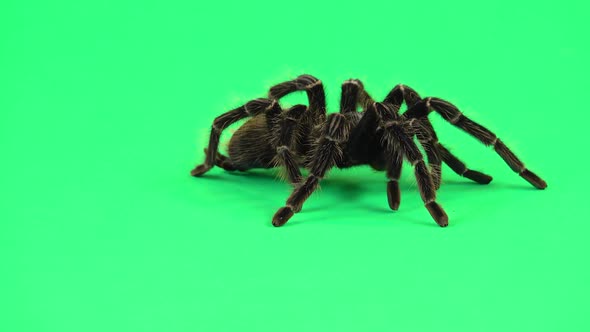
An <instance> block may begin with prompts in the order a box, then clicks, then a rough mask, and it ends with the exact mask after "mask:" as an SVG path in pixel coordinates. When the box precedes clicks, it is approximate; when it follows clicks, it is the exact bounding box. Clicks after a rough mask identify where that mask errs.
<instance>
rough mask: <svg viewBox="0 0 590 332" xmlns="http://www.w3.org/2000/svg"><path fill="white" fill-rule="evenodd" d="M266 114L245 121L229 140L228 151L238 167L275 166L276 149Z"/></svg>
mask: <svg viewBox="0 0 590 332" xmlns="http://www.w3.org/2000/svg"><path fill="white" fill-rule="evenodd" d="M269 135H270V134H269V131H268V127H267V123H266V118H265V116H264V115H261V116H255V117H253V118H251V119H250V120H248V121H247V122H246V123H244V124H243V125H242V126H241V127H240V128H238V130H236V132H235V133H234V134H233V136H232V137H231V139H230V141H229V146H228V153H229V157H230V158H231V160H232V162H233V164H234V165H235V166H236V168H238V169H244V170H245V169H249V168H270V167H273V166H274V165H273V162H272V160H273V157H274V156H275V155H276V151H274V150H273V149H272V146H271V144H270V137H269Z"/></svg>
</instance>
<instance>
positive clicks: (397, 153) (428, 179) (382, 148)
mask: <svg viewBox="0 0 590 332" xmlns="http://www.w3.org/2000/svg"><path fill="white" fill-rule="evenodd" d="M302 90H303V91H305V92H306V93H307V96H308V99H309V105H308V106H304V105H296V106H293V107H291V108H289V109H287V110H283V109H282V108H281V106H280V105H279V103H278V101H279V99H280V98H282V97H283V96H285V95H287V94H289V93H291V92H294V91H302ZM402 102H405V103H406V105H407V108H408V109H407V111H406V112H405V113H403V114H400V113H399V109H400V107H401V104H402ZM359 105H360V106H361V108H362V111H361V112H358V111H357V106H359ZM432 111H435V112H437V113H439V114H440V115H441V116H442V118H443V119H445V120H446V121H448V122H450V123H451V124H453V125H455V126H456V127H458V128H460V129H462V130H464V131H465V132H467V133H468V134H470V135H472V136H474V137H475V138H477V139H478V140H479V141H481V142H482V143H483V144H485V145H487V146H492V147H493V148H494V150H495V151H496V152H497V153H498V154H499V155H500V157H502V159H504V161H505V162H506V163H507V164H508V166H510V168H511V169H512V170H513V171H515V172H516V173H518V174H519V175H520V176H521V177H523V178H524V179H525V180H527V181H528V182H530V183H531V184H532V185H533V186H535V187H536V188H538V189H545V188H546V187H547V184H546V183H545V181H543V180H542V179H541V178H540V177H538V176H537V175H535V174H534V173H533V172H531V171H530V170H528V169H527V168H526V167H525V166H524V164H523V163H522V162H521V161H520V160H519V159H518V158H517V157H516V155H514V153H512V151H510V149H508V147H506V145H505V144H504V143H503V142H502V141H501V140H500V139H498V137H497V136H496V135H495V134H494V133H492V132H491V131H489V130H487V129H486V128H484V127H483V126H481V125H479V124H478V123H475V122H473V121H472V120H470V119H469V118H467V117H466V116H464V115H463V114H462V113H461V112H459V110H458V109H457V108H456V107H455V106H453V105H452V104H451V103H449V102H447V101H444V100H442V99H439V98H434V97H428V98H421V97H420V96H419V95H418V93H416V91H414V90H413V89H411V88H410V87H408V86H404V85H401V84H400V85H397V86H396V87H395V88H393V90H391V92H389V94H388V95H387V96H386V97H385V99H384V100H383V101H382V102H375V101H374V100H373V99H372V98H371V97H370V96H369V94H368V93H367V92H366V91H365V89H364V88H363V84H362V83H361V82H360V81H359V80H347V81H345V82H344V83H343V84H342V95H341V101H340V112H339V113H331V114H326V102H325V95H324V89H323V86H322V82H321V81H320V80H318V79H317V78H315V77H313V76H310V75H301V76H299V77H297V78H296V79H294V80H292V81H287V82H284V83H281V84H278V85H275V86H273V87H272V88H271V89H270V91H269V95H268V98H260V99H255V100H252V101H250V102H248V103H246V104H245V105H243V106H240V107H238V108H236V109H234V110H231V111H229V112H227V113H224V114H222V115H220V116H218V117H217V118H216V119H215V121H214V122H213V126H212V128H211V136H210V139H209V147H208V148H207V149H206V150H205V153H206V158H205V162H204V163H203V164H201V165H198V166H197V167H195V169H193V170H192V172H191V174H192V175H193V176H201V175H203V174H204V173H205V172H207V171H208V170H209V169H211V168H212V167H213V166H214V165H217V166H219V167H221V168H223V169H225V170H228V171H234V170H240V171H245V170H247V169H250V168H272V167H277V166H279V167H284V168H285V170H286V173H287V176H288V178H289V180H290V181H291V182H292V183H293V184H294V185H295V188H294V189H293V192H292V194H291V196H289V198H288V199H287V202H286V205H285V206H284V207H282V208H280V209H279V210H278V211H277V212H276V213H275V215H274V217H273V219H272V223H273V225H275V226H282V225H284V224H285V223H286V222H287V221H288V220H289V219H290V218H291V217H292V216H293V214H294V213H296V212H299V211H300V210H301V207H302V205H303V203H304V202H305V200H306V199H307V198H308V197H309V196H310V195H311V194H312V193H313V192H314V190H316V189H317V187H318V185H319V183H320V181H321V179H322V178H323V177H324V176H325V175H326V173H327V172H328V171H329V170H330V169H331V168H332V167H338V168H347V167H352V166H357V165H370V166H371V167H372V168H374V169H376V170H379V171H386V174H387V178H388V179H389V181H388V183H387V200H388V202H389V206H390V208H391V209H393V210H397V209H398V207H399V204H400V190H399V184H398V181H399V177H400V174H401V168H402V162H403V160H404V159H405V160H407V161H409V162H410V163H411V164H412V166H413V167H414V172H415V176H416V180H417V182H418V189H419V190H420V195H421V196H422V200H423V201H424V204H425V207H426V209H427V210H428V211H429V212H430V214H431V216H432V218H434V220H435V221H436V223H437V224H438V225H440V226H441V227H444V226H447V225H448V217H447V214H446V213H445V211H444V210H443V208H442V207H441V206H440V205H439V204H438V203H437V202H436V190H437V189H438V188H439V186H440V183H441V164H442V162H444V163H446V164H447V165H448V166H449V167H450V168H451V169H452V170H453V171H455V172H456V173H457V174H459V175H461V176H463V177H466V178H468V179H471V180H473V181H475V182H477V183H481V184H488V183H490V181H492V177H491V176H489V175H486V174H483V173H480V172H478V171H474V170H471V169H468V168H467V167H466V166H465V164H464V163H463V162H461V161H460V160H459V159H458V158H457V157H455V156H454V155H453V154H452V153H451V152H450V151H449V150H448V149H447V148H445V147H444V146H443V145H442V144H441V143H440V142H439V141H438V138H437V136H436V133H435V131H434V128H433V127H432V124H431V123H430V121H429V120H428V114H429V113H430V112H432ZM246 117H251V118H250V119H249V120H248V121H247V122H246V123H244V125H242V126H241V127H240V128H239V129H238V130H237V131H236V132H235V133H234V135H233V136H232V138H231V140H230V142H229V151H228V152H229V157H226V156H224V155H222V154H220V153H219V152H218V151H217V149H218V146H219V137H220V135H221V132H222V131H223V130H224V129H225V128H227V127H228V126H229V125H231V124H232V123H234V122H236V121H238V120H240V119H243V118H246ZM414 137H416V138H417V140H418V142H419V144H420V145H422V147H423V148H424V152H425V153H426V157H427V160H428V164H429V167H427V166H426V164H425V162H424V159H423V157H422V153H421V152H420V150H419V148H418V146H417V145H416V143H415V142H414ZM301 167H304V168H306V169H307V170H308V171H309V175H308V176H307V178H305V179H303V178H302V176H301V172H300V168H301Z"/></svg>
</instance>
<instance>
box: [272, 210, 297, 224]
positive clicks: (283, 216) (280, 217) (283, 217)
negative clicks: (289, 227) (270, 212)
mask: <svg viewBox="0 0 590 332" xmlns="http://www.w3.org/2000/svg"><path fill="white" fill-rule="evenodd" d="M293 214H295V212H294V211H293V209H292V208H291V207H290V206H283V207H282V208H280V209H279V210H278V211H277V213H275V215H274V217H272V225H273V226H275V227H280V226H283V225H284V224H286V223H287V221H289V219H290V218H291V217H292V216H293Z"/></svg>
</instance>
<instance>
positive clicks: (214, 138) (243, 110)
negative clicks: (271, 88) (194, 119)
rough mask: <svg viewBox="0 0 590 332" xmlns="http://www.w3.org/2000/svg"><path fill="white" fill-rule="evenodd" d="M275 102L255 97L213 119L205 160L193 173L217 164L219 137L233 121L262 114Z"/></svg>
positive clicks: (198, 173) (202, 172)
mask: <svg viewBox="0 0 590 332" xmlns="http://www.w3.org/2000/svg"><path fill="white" fill-rule="evenodd" d="M275 103H276V101H272V100H270V99H264V98H259V99H254V100H252V101H249V102H247V103H246V104H244V105H242V106H240V107H238V108H236V109H233V110H231V111H229V112H226V113H223V114H222V115H220V116H218V117H216V118H215V120H214V121H213V125H212V126H211V134H210V135H209V144H208V148H207V152H206V156H205V161H204V162H203V163H202V164H200V165H197V166H196V167H195V168H194V169H193V170H192V171H191V175H192V176H201V175H203V174H205V173H206V172H207V171H209V170H210V169H211V168H212V167H213V166H215V165H216V160H217V153H218V152H217V149H218V147H219V138H220V137H221V132H222V131H223V130H224V129H225V128H227V127H229V126H230V125H231V124H232V123H235V122H237V121H239V120H241V119H243V118H246V117H248V116H254V115H257V114H260V113H262V112H264V111H265V110H267V109H270V108H272V107H273V106H274V104H275Z"/></svg>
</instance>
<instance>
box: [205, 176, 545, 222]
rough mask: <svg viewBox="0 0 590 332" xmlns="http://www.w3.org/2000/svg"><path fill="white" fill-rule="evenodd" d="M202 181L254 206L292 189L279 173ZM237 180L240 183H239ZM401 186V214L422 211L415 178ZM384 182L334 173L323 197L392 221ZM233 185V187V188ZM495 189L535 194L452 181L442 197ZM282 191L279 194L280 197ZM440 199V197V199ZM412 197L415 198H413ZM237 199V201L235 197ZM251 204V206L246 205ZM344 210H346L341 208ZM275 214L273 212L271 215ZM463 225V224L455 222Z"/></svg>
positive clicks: (304, 216)
mask: <svg viewBox="0 0 590 332" xmlns="http://www.w3.org/2000/svg"><path fill="white" fill-rule="evenodd" d="M202 179H210V180H214V181H223V182H225V183H228V184H230V183H233V185H235V187H236V191H238V190H247V191H251V194H252V195H241V194H238V193H236V194H235V195H236V196H239V199H242V200H243V199H248V200H252V203H256V202H257V201H259V200H260V198H261V195H262V197H265V196H267V197H265V199H266V198H268V199H269V200H271V199H273V200H275V199H276V197H277V195H281V194H283V193H284V188H285V187H282V189H281V187H280V186H277V185H279V184H283V185H285V186H288V188H289V190H288V191H287V192H290V188H291V185H289V184H287V183H286V182H285V181H284V180H281V176H280V171H279V170H277V169H254V170H248V171H246V172H239V171H236V172H226V171H223V172H221V173H213V172H212V173H210V174H207V175H206V176H204V177H203V178H202ZM236 180H238V181H236ZM400 182H401V183H400V185H401V187H402V197H409V198H408V201H409V202H408V204H403V206H404V207H403V210H401V209H400V211H402V212H403V211H409V212H414V211H417V210H418V209H422V208H423V207H422V205H421V204H419V203H416V202H414V201H413V200H419V195H420V193H419V190H418V188H417V186H416V183H415V181H414V179H413V178H411V177H402V179H401V180H400ZM385 183H386V181H385V179H383V178H382V176H381V177H380V176H379V175H378V174H370V173H367V174H361V175H358V174H355V175H353V176H351V175H350V174H347V172H346V171H344V172H342V171H338V172H333V173H332V174H331V176H329V177H327V178H326V179H324V180H322V190H321V192H322V195H329V196H332V198H335V200H337V201H339V202H342V203H341V204H342V205H347V204H350V203H352V204H360V205H361V206H362V208H364V209H366V210H367V212H371V213H379V214H391V215H393V218H395V215H396V214H398V213H401V212H398V211H391V210H390V209H389V207H388V206H387V198H386V197H387V196H386V189H385ZM233 185H232V186H233ZM492 186H493V187H494V188H495V189H509V190H533V191H534V190H535V189H534V188H531V187H529V186H528V185H526V184H522V185H519V184H514V183H505V182H500V181H496V182H494V181H492V183H490V184H489V185H482V184H478V183H475V182H472V181H469V180H467V179H461V178H458V179H449V180H444V179H443V183H442V186H441V189H442V190H443V193H442V194H441V195H440V196H442V197H444V199H443V200H444V202H445V203H447V204H454V205H456V204H457V203H456V202H461V201H462V200H463V197H465V194H467V195H469V194H470V193H475V192H476V191H478V192H479V191H480V190H486V189H487V190H486V191H489V189H491V188H490V187H492ZM269 187H273V189H272V190H269V191H261V188H269ZM279 191H280V194H279ZM379 193H382V195H383V199H382V200H381V201H378V202H375V203H371V204H369V203H361V202H360V201H361V200H360V199H359V198H360V197H361V196H363V195H367V194H371V195H373V194H379ZM286 195H288V193H285V197H284V198H283V197H279V201H278V202H277V203H278V204H277V207H278V206H279V205H280V204H281V203H282V201H283V200H284V199H286V198H287V196H286ZM440 196H439V197H440ZM486 196H488V195H486V194H484V193H482V196H481V199H482V200H483V199H485V198H486ZM410 197H413V198H410ZM236 199H238V197H236ZM246 204H248V203H246ZM330 208H333V204H332V203H325V204H322V205H319V206H318V205H314V206H312V207H304V208H303V210H302V211H301V215H300V216H299V217H298V218H294V219H293V220H292V221H290V222H289V223H287V224H286V225H285V226H292V225H297V224H299V223H305V222H308V221H310V220H314V221H316V222H331V221H329V220H317V219H315V218H313V216H310V215H308V213H315V212H320V211H325V210H326V209H330ZM342 208H343V207H342ZM271 212H272V211H271ZM403 218H404V220H407V221H409V222H412V223H415V224H419V225H424V226H429V227H431V226H436V225H435V224H432V222H431V220H429V219H428V218H427V217H426V218H415V217H411V214H406V213H404V216H403ZM456 221H458V222H460V220H456Z"/></svg>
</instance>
